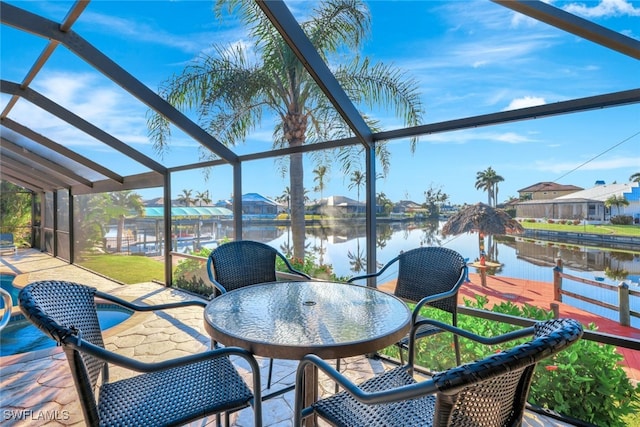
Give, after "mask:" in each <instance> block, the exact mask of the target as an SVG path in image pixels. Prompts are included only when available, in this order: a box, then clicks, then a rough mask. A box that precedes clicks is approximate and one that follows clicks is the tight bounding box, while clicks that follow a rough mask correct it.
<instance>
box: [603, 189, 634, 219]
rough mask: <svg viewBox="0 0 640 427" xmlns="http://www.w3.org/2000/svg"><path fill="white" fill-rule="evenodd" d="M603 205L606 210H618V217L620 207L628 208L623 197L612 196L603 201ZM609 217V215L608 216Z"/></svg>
mask: <svg viewBox="0 0 640 427" xmlns="http://www.w3.org/2000/svg"><path fill="white" fill-rule="evenodd" d="M604 205H605V206H606V207H607V208H611V207H612V206H615V207H616V208H617V209H618V215H620V206H629V201H628V200H627V199H626V198H625V197H624V195H619V196H618V195H615V194H614V195H613V196H611V197H609V198H608V199H607V200H605V201H604ZM609 217H611V214H609Z"/></svg>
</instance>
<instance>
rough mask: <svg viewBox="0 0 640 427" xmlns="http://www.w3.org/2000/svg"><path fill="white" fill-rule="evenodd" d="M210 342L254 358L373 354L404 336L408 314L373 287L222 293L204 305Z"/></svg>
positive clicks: (300, 286)
mask: <svg viewBox="0 0 640 427" xmlns="http://www.w3.org/2000/svg"><path fill="white" fill-rule="evenodd" d="M204 318H205V322H204V323H205V329H206V330H207V332H208V333H209V334H210V335H211V338H212V339H214V340H216V341H218V342H220V343H222V344H224V345H227V346H238V347H242V348H245V349H247V350H249V351H251V352H252V353H253V354H255V355H258V356H264V357H270V358H275V359H290V360H300V359H302V358H303V357H304V356H305V355H306V354H309V353H313V354H316V355H318V356H319V357H322V358H325V359H337V358H343V357H350V356H356V355H362V354H367V353H372V352H375V351H377V350H379V349H381V348H384V347H387V346H389V345H392V344H394V343H396V342H398V341H399V340H400V339H401V338H402V337H404V336H405V335H406V334H407V332H408V331H409V325H410V321H411V311H410V310H409V308H408V307H407V305H406V304H405V303H404V302H403V301H401V300H400V299H398V298H396V297H395V296H393V295H391V294H388V293H385V292H382V291H379V290H377V289H374V288H370V287H366V286H358V285H350V284H345V283H332V282H314V281H307V282H272V283H263V284H258V285H253V286H247V287H244V288H240V289H236V290H234V291H231V292H228V293H226V294H223V295H221V296H219V297H217V298H214V299H213V300H212V301H210V302H209V303H208V304H207V307H206V309H205V312H204Z"/></svg>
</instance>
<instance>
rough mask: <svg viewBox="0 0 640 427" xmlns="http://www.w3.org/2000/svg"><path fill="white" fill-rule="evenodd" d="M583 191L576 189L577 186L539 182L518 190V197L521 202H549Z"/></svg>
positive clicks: (580, 188)
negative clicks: (549, 200) (548, 200)
mask: <svg viewBox="0 0 640 427" xmlns="http://www.w3.org/2000/svg"><path fill="white" fill-rule="evenodd" d="M581 190H584V189H583V188H582V187H576V186H575V185H563V184H557V183H555V182H538V183H537V184H533V185H530V186H529V187H525V188H522V189H520V190H518V195H519V196H520V199H521V200H547V199H555V198H556V197H560V196H565V195H567V194H571V193H575V192H576V191H581Z"/></svg>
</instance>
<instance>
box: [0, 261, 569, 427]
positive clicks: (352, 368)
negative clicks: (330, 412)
mask: <svg viewBox="0 0 640 427" xmlns="http://www.w3.org/2000/svg"><path fill="white" fill-rule="evenodd" d="M0 273H10V274H16V275H17V276H16V279H15V281H14V283H15V284H16V285H17V286H24V285H25V284H27V283H29V282H33V281H36V280H51V279H58V280H70V281H75V282H78V283H83V284H87V285H91V286H95V287H97V288H98V289H100V290H102V291H105V292H109V293H112V294H114V295H117V296H119V297H121V298H124V299H127V300H130V301H135V302H137V303H149V304H158V303H163V302H168V301H177V300H185V299H192V298H193V297H192V296H190V295H187V294H185V293H183V292H180V291H177V290H173V289H168V288H165V287H164V286H162V285H159V284H156V283H141V284H136V285H121V284H118V283H116V282H113V281H111V280H108V279H105V278H103V277H101V276H98V275H96V274H93V273H91V272H88V271H86V270H84V269H82V268H79V267H76V266H71V265H68V264H66V263H65V262H63V261H61V260H59V259H56V258H52V257H50V256H48V255H45V254H42V253H40V252H38V251H35V250H20V252H19V254H18V255H16V256H10V257H2V258H1V259H0ZM18 312H19V311H18ZM104 336H105V345H106V347H107V348H108V349H109V350H113V351H116V352H118V353H121V354H123V355H126V356H128V357H133V358H137V359H139V360H143V361H147V362H151V361H158V360H165V359H170V358H175V357H179V356H184V355H187V354H192V353H197V352H200V351H204V350H206V349H207V348H208V347H209V336H208V335H207V334H206V332H205V331H204V326H203V318H202V309H201V308H198V307H193V308H182V309H174V310H166V311H163V312H158V313H136V314H134V315H132V316H131V317H130V318H129V319H127V320H125V321H124V322H122V323H120V324H119V325H116V326H114V327H113V328H110V329H108V330H107V331H105V333H104ZM268 362H269V361H268V359H259V363H260V365H261V372H262V383H263V384H266V372H267V367H268ZM342 366H343V369H342V370H343V373H345V374H346V375H347V376H348V377H350V378H352V379H353V380H354V381H356V382H360V381H362V380H363V379H366V378H368V377H370V376H372V375H374V374H376V373H380V372H382V371H383V370H384V369H387V368H389V367H390V366H389V365H387V364H386V363H383V362H382V361H380V360H375V359H368V358H364V357H356V358H350V359H346V360H343V362H342ZM296 367H297V362H295V361H286V360H277V361H276V363H275V364H274V373H273V382H274V384H273V385H272V390H271V391H275V390H277V389H278V388H282V387H286V386H288V385H291V384H293V382H294V378H295V369H296ZM238 369H239V370H240V371H241V372H242V373H243V374H244V375H246V376H247V380H248V382H249V373H248V372H247V371H246V370H245V369H244V368H243V367H242V364H238ZM134 374H135V373H133V372H130V371H127V370H125V369H122V368H117V367H114V368H112V369H111V370H110V375H111V380H112V381H113V380H117V379H119V378H123V377H127V376H131V375H134ZM320 387H321V394H323V395H324V394H331V393H333V383H330V382H328V381H321V383H320ZM264 392H266V390H265V391H263V393H264ZM263 412H264V416H263V420H264V425H265V426H267V427H287V426H291V425H292V414H293V392H287V393H285V394H283V395H281V396H279V397H277V398H274V399H271V400H269V401H266V402H264V404H263ZM0 416H1V417H2V418H1V420H0V423H1V424H2V425H3V426H5V425H6V426H41V425H47V426H49V425H51V426H54V425H71V426H81V425H84V421H83V416H82V411H81V408H80V406H79V401H78V398H77V394H76V391H75V388H74V386H73V380H72V378H71V374H70V371H69V368H68V365H67V361H66V358H65V356H64V353H63V352H62V351H61V349H60V348H53V349H49V350H40V351H36V352H31V353H25V354H18V355H13V356H5V357H0ZM207 425H211V426H213V425H215V418H213V419H206V420H201V421H197V422H194V423H191V426H207ZM232 425H233V426H236V427H245V426H246V427H249V426H251V425H253V412H252V410H251V409H250V408H248V409H245V410H242V411H240V412H239V413H237V414H234V416H233V417H232ZM525 425H526V426H530V427H548V426H567V424H564V423H560V422H557V421H555V420H551V419H548V418H546V417H541V416H538V415H536V414H534V413H529V412H528V413H527V415H526V419H525Z"/></svg>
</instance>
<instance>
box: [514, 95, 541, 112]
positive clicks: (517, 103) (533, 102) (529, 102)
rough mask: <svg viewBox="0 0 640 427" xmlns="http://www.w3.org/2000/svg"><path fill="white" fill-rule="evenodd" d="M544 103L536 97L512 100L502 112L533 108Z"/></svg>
mask: <svg viewBox="0 0 640 427" xmlns="http://www.w3.org/2000/svg"><path fill="white" fill-rule="evenodd" d="M546 103H547V102H546V101H545V100H544V98H540V97H538V96H525V97H522V98H516V99H514V100H512V101H511V102H510V103H509V105H508V106H507V108H505V109H504V110H503V111H508V110H517V109H518V108H527V107H535V106H537V105H544V104H546Z"/></svg>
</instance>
